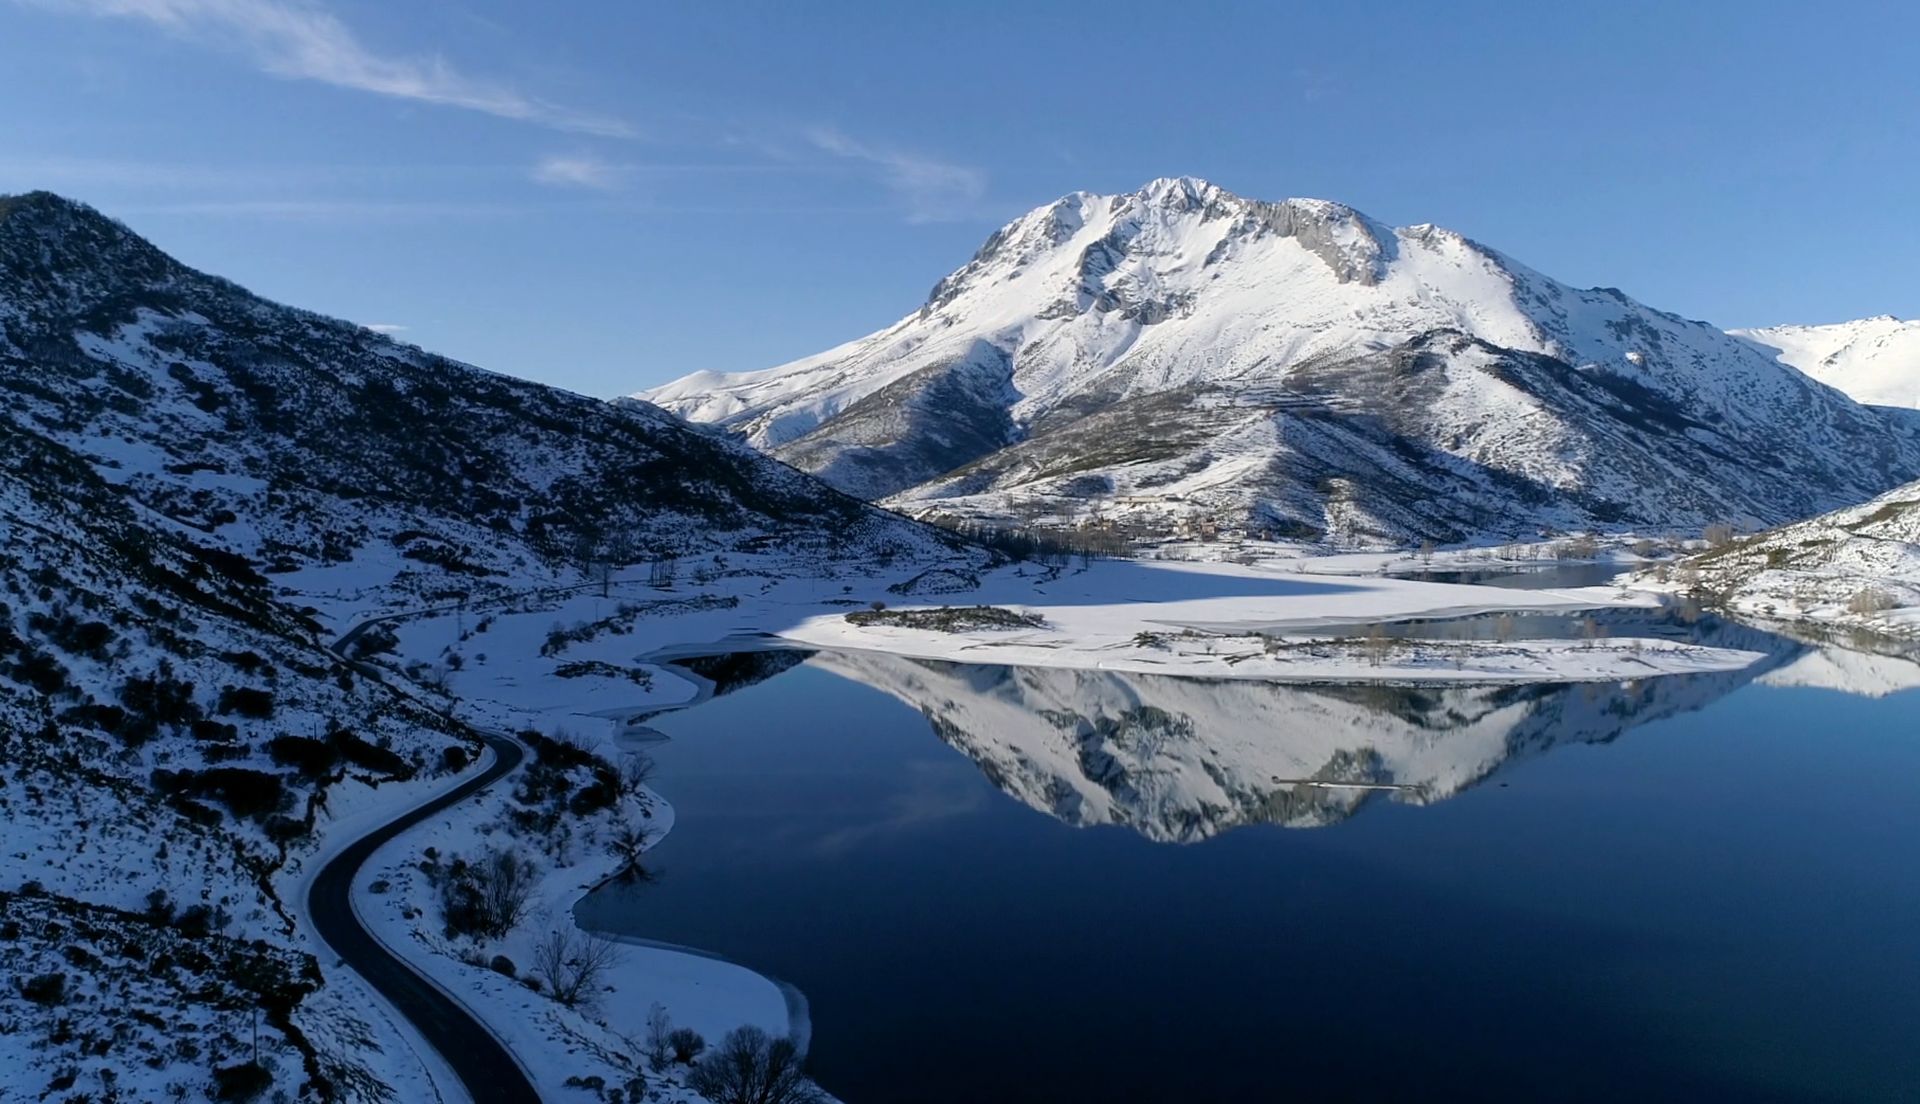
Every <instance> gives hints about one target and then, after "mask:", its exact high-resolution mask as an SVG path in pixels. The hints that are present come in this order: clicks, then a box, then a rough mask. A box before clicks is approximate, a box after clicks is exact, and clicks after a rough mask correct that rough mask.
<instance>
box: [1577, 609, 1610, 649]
mask: <svg viewBox="0 0 1920 1104" xmlns="http://www.w3.org/2000/svg"><path fill="white" fill-rule="evenodd" d="M1606 635H1607V627H1606V626H1605V625H1602V624H1601V623H1600V622H1599V620H1598V619H1597V618H1592V617H1583V618H1581V619H1580V639H1581V640H1582V641H1583V643H1582V644H1581V647H1583V648H1587V649H1589V650H1591V649H1592V648H1593V646H1594V644H1595V643H1597V642H1598V641H1600V640H1601V639H1602V638H1604V637H1605V636H1606Z"/></svg>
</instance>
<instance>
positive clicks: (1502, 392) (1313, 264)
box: [644, 178, 1920, 543]
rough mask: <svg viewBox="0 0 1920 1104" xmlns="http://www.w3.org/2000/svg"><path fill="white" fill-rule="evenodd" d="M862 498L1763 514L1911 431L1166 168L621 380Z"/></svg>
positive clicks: (1229, 517) (1452, 238)
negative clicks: (881, 283) (754, 340)
mask: <svg viewBox="0 0 1920 1104" xmlns="http://www.w3.org/2000/svg"><path fill="white" fill-rule="evenodd" d="M644 397H646V398H648V399H651V400H652V401H654V402H657V403H659V404H660V405H662V406H664V407H666V408H668V409H670V410H673V411H675V412H676V413H679V414H681V415H683V416H685V417H687V418H689V419H692V420H694V421H699V422H707V423H713V424H716V425H719V426H721V427H724V428H725V429H727V430H730V431H732V432H733V433H736V434H738V435H740V436H742V437H744V438H745V439H746V440H748V441H750V442H752V443H754V444H756V445H758V446H760V447H762V448H766V449H769V450H771V451H773V452H774V454H775V455H777V456H780V457H782V458H783V459H786V460H788V461H789V462H791V463H793V464H795V465H796V466H798V467H800V468H802V469H804V470H807V471H812V472H815V473H816V474H819V475H821V476H822V477H823V478H825V479H826V480H827V481H828V482H830V483H833V484H834V485H836V486H839V487H842V488H844V489H846V490H848V491H851V492H853V493H855V494H858V495H861V496H862V497H866V498H870V499H880V500H885V501H887V502H888V503H890V504H893V505H897V506H900V507H903V508H906V509H909V510H914V511H919V510H938V511H943V512H949V513H958V514H972V515H979V516H986V517H993V518H1000V519H1006V518H1015V519H1021V520H1059V521H1067V522H1078V521H1085V520H1088V519H1090V518H1093V517H1101V518H1105V519H1107V520H1110V521H1115V522H1117V523H1120V524H1122V525H1125V526H1127V527H1129V528H1130V529H1131V530H1132V531H1133V532H1135V533H1136V534H1138V535H1149V536H1151V535H1161V536H1163V535H1166V534H1167V532H1168V531H1169V530H1170V529H1173V528H1174V527H1175V526H1176V525H1178V524H1179V523H1180V522H1181V521H1182V520H1183V519H1186V520H1192V519H1196V518H1204V519H1208V520H1211V521H1213V522H1216V523H1218V524H1221V525H1224V526H1226V527H1228V528H1239V529H1245V530H1248V531H1251V532H1255V533H1265V534H1272V535H1277V536H1305V537H1321V536H1325V537H1329V538H1332V539H1335V540H1340V541H1348V542H1354V543H1367V542H1376V541H1388V542H1398V541H1406V540H1412V539H1419V538H1432V539H1436V540H1442V541H1445V540H1454V539H1465V538H1468V537H1473V536H1480V535H1490V534H1517V533H1524V532H1529V531H1535V530H1537V529H1538V528H1539V527H1540V526H1542V525H1548V526H1555V527H1574V526H1583V527H1584V526H1591V527H1602V528H1621V527H1629V526H1638V527H1643V528H1644V527H1650V526H1658V527H1674V528H1691V527H1696V526H1699V525H1702V524H1704V523H1706V522H1709V521H1712V520H1716V519H1718V520H1733V521H1736V522H1747V523H1753V522H1765V523H1772V522H1779V521H1784V520H1788V519H1790V518H1794V517H1802V516H1806V515H1808V514H1812V513H1816V512H1819V511H1820V510H1823V509H1829V508H1832V507H1835V506H1837V505H1840V504H1842V503H1845V502H1850V501H1859V500H1860V499H1862V498H1865V497H1868V496H1869V495H1872V494H1875V493H1878V492H1879V491H1882V490H1884V489H1886V488H1887V487H1888V486H1891V485H1894V484H1896V483H1898V482H1901V481H1903V480H1905V479H1910V478H1913V477H1914V476H1915V475H1920V442H1917V441H1916V433H1920V429H1916V427H1915V426H1914V425H1913V424H1912V423H1910V422H1906V421H1904V420H1895V419H1891V418H1888V417H1887V416H1885V415H1883V414H1882V413H1879V412H1876V411H1873V410H1869V409H1863V408H1862V407H1860V406H1859V405H1857V404H1856V403H1854V402H1852V401H1851V400H1849V399H1848V398H1847V397H1846V396H1844V395H1842V394H1840V393H1838V392H1837V391H1834V390H1832V389H1830V388H1828V387H1825V386H1823V385H1821V384H1818V383H1816V382H1814V381H1812V380H1809V379H1808V378H1807V377H1806V376H1804V375H1802V374H1801V373H1799V372H1797V371H1794V370H1792V369H1791V368H1789V367H1787V366H1786V365H1783V364H1780V363H1779V362H1777V361H1776V360H1774V359H1773V357H1772V356H1771V355H1769V354H1768V353H1765V352H1763V351H1762V350H1761V349H1759V348H1758V347H1757V346H1755V345H1753V344H1751V343H1749V342H1748V341H1746V340H1743V339H1740V338H1735V337H1731V336H1729V335H1727V334H1725V333H1723V332H1721V331H1720V330H1717V329H1715V328H1714V327H1712V326H1709V325H1707V324H1705V323H1700V322H1690V321H1687V320H1685V319H1682V318H1679V317H1677V316H1675V315H1671V314H1667V313H1665V312H1662V311H1657V310H1653V309H1651V308H1648V307H1645V306H1642V305H1640V304H1638V303H1636V302H1634V301H1633V300H1631V299H1629V298H1627V297H1626V296H1625V295H1623V294H1622V293H1620V292H1618V291H1616V290H1613V289H1609V288H1602V289H1588V290H1579V289H1575V288H1571V287H1568V286H1566V285H1564V284H1561V283H1558V282H1556V281H1554V280H1552V279H1550V278H1548V277H1546V276H1543V275H1541V274H1540V273H1537V272H1534V271H1532V270H1531V269H1528V268H1526V267H1525V266H1523V265H1521V264H1519V263H1517V262H1515V261H1513V260H1511V259H1509V258H1507V257H1505V256H1503V255H1501V254H1499V253H1496V252H1494V251H1493V250H1490V249H1487V248H1485V247H1484V246H1481V245H1479V244H1477V243H1475V242H1473V241H1470V240H1468V239H1467V238H1464V237H1462V236H1461V235H1459V234H1457V233H1454V232H1452V231H1450V230H1445V229H1442V228H1439V227H1435V226H1430V225H1422V226H1412V227H1402V228H1399V229H1395V228H1392V227H1388V226H1385V225H1383V224H1381V223H1378V222H1376V221H1374V220H1372V219H1370V218H1368V217H1367V216H1365V215H1363V214H1361V213H1360V212H1358V211H1355V210H1353V209H1351V208H1348V207H1344V206H1341V205H1339V204H1335V203H1328V202H1325V201H1320V200H1286V201H1283V202H1279V203H1268V202H1261V201H1256V200H1250V199H1244V198H1241V197H1239V196H1235V195H1232V194H1230V193H1228V192H1226V191H1223V190H1222V189H1220V188H1218V187H1215V186H1213V185H1211V184H1208V183H1205V182H1203V181H1199V180H1194V179H1190V178H1180V179H1163V180H1156V181H1154V182H1153V183H1151V184H1149V185H1148V186H1147V187H1146V188H1144V189H1142V190H1141V191H1139V192H1136V193H1133V194H1129V195H1116V196H1101V195H1091V194H1087V193H1076V194H1073V195H1069V196H1066V197H1064V198H1062V199H1061V200H1059V201H1057V202H1055V203H1052V204H1050V205H1048V206H1045V207H1042V208H1039V209H1037V210H1035V211H1033V212H1031V213H1029V214H1027V215H1025V216H1024V217H1022V218H1020V219H1018V220H1016V221H1014V222H1012V223H1010V224H1009V225H1007V226H1006V227H1005V228H1003V229H1001V230H1000V231H998V232H997V233H995V234H994V235H993V236H992V237H990V238H989V239H988V240H987V243H986V244H985V245H984V246H983V247H982V248H981V250H980V251H979V253H978V254H977V255H975V257H974V258H973V259H972V260H971V261H969V262H968V263H967V264H966V265H964V266H963V267H961V268H960V269H959V270H958V271H956V272H954V273H953V274H951V275H949V276H948V277H946V278H945V279H943V280H941V281H940V282H939V283H938V285H936V286H935V288H934V290H933V293H932V294H931V295H930V296H929V298H928V300H927V302H926V304H925V305H924V306H923V307H922V308H921V309H920V310H919V311H917V312H915V313H914V314H913V315H910V316H909V317H907V318H905V319H902V320H901V321H900V322H898V323H896V324H895V325H893V326H890V327H888V328H887V329H885V330H882V331H880V332H879V333H876V334H872V335H870V336H868V337H865V338H862V339H860V340H858V341H854V342H851V343H849V344H846V345H842V346H840V347H838V348H835V349H831V350H829V351H827V352H825V353H821V354H819V355H817V356H814V357H809V358H807V359H804V360H800V361H795V362H793V363H791V364H787V365H783V366H780V367H777V368H771V369H767V370H765V371H760V372H749V373H744V374H738V375H716V374H713V373H698V374H695V375H691V376H688V377H686V378H684V379H681V380H679V381H677V382H674V383H671V384H668V385H666V386H664V387H661V388H658V389H656V390H653V391H650V392H647V393H645V396H644Z"/></svg>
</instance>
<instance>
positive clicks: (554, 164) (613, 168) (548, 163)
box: [533, 154, 628, 192]
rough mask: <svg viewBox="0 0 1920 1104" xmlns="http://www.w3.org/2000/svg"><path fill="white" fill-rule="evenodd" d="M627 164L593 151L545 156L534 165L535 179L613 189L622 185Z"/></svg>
mask: <svg viewBox="0 0 1920 1104" xmlns="http://www.w3.org/2000/svg"><path fill="white" fill-rule="evenodd" d="M627 175H628V166H625V165H616V164H613V163H612V162H610V161H605V160H602V159H601V158H599V157H595V156H594V155H592V154H567V155H554V156H551V157H543V158H541V159H540V161H539V163H538V164H536V165H534V167H533V179H534V180H536V181H538V182H539V183H541V184H551V185H553V186H554V187H557V188H591V189H593V190H595V191H601V192H610V191H613V190H614V189H616V188H618V187H620V185H621V184H622V183H623V182H624V181H625V180H626V177H627Z"/></svg>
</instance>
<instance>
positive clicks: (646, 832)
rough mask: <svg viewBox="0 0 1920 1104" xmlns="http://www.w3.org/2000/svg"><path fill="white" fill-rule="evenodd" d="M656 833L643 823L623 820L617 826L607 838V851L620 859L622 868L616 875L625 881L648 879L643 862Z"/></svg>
mask: <svg viewBox="0 0 1920 1104" xmlns="http://www.w3.org/2000/svg"><path fill="white" fill-rule="evenodd" d="M655 835H656V833H655V832H654V830H653V829H652V828H650V827H648V826H646V825H643V824H636V823H634V822H633V821H630V820H629V821H623V822H621V824H620V826H619V827H618V828H615V829H614V831H613V835H612V837H611V838H609V839H608V840H607V852H608V854H611V855H612V856H613V857H614V858H616V859H618V860H619V861H620V870H619V872H618V873H617V874H616V875H615V876H616V877H618V878H620V879H621V880H623V881H629V882H631V881H646V880H649V879H648V876H647V871H646V867H645V866H643V865H642V864H641V859H642V858H643V857H645V855H646V851H647V848H649V847H651V846H653V841H654V838H655Z"/></svg>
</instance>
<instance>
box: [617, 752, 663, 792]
mask: <svg viewBox="0 0 1920 1104" xmlns="http://www.w3.org/2000/svg"><path fill="white" fill-rule="evenodd" d="M656 766H657V764H656V763H654V761H653V757H652V756H651V755H643V754H641V753H640V752H637V751H636V752H634V753H633V754H631V755H628V756H627V757H626V758H624V759H622V760H620V796H622V797H633V796H635V795H637V794H638V793H639V792H640V791H641V790H644V789H646V788H647V784H648V783H649V782H652V781H653V772H654V769H655V768H656Z"/></svg>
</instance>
